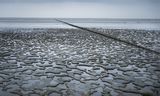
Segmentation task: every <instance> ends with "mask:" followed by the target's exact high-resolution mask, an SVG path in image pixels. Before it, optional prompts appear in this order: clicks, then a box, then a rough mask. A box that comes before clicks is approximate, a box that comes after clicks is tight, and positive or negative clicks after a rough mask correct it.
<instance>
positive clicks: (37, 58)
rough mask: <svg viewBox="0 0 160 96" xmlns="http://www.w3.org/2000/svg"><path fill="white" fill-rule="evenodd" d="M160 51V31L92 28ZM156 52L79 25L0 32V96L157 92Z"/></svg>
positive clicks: (140, 95) (159, 63)
mask: <svg viewBox="0 0 160 96" xmlns="http://www.w3.org/2000/svg"><path fill="white" fill-rule="evenodd" d="M92 30H95V31H99V32H103V33H105V34H109V35H111V36H114V37H117V38H120V39H123V40H127V41H129V42H132V43H134V44H138V45H141V46H145V47H147V48H150V49H153V50H156V51H159V50H160V38H159V37H160V31H152V30H131V29H124V30H123V29H92ZM159 78H160V56H158V55H156V54H154V53H151V52H147V51H145V50H143V49H138V48H135V47H133V46H128V45H125V44H123V43H120V42H117V41H113V40H111V39H108V38H105V37H103V36H99V35H96V34H94V33H88V32H87V31H82V30H78V29H42V28H41V29H38V28H37V29H3V30H1V31H0V96H1V95H2V96H90V95H91V96H102V95H103V96H129V95H130V96H143V95H144V96H146V95H147V96H148V95H149V96H159V95H160V92H159V90H160V79H159Z"/></svg>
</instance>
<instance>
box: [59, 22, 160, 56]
mask: <svg viewBox="0 0 160 96" xmlns="http://www.w3.org/2000/svg"><path fill="white" fill-rule="evenodd" d="M56 21H59V22H61V23H64V24H67V25H70V26H72V27H76V28H78V29H82V30H85V31H88V32H91V33H95V34H98V35H101V36H104V37H107V38H110V39H112V40H114V41H118V42H122V43H124V44H127V45H131V46H134V47H137V48H140V49H143V50H146V51H149V52H153V53H155V54H157V55H160V52H157V51H155V50H152V49H149V48H146V47H143V46H140V45H136V44H133V43H131V42H128V41H125V40H121V39H119V38H116V37H113V36H110V35H107V34H104V33H100V32H96V31H93V30H90V29H88V28H84V27H80V26H77V25H73V24H71V23H68V22H64V21H62V20H58V19H56Z"/></svg>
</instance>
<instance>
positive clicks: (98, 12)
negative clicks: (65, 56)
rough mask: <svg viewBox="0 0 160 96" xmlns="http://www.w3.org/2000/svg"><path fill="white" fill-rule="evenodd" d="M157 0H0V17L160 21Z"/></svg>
mask: <svg viewBox="0 0 160 96" xmlns="http://www.w3.org/2000/svg"><path fill="white" fill-rule="evenodd" d="M159 11H160V0H0V17H51V18H154V19H155V18H159V19H160V12H159Z"/></svg>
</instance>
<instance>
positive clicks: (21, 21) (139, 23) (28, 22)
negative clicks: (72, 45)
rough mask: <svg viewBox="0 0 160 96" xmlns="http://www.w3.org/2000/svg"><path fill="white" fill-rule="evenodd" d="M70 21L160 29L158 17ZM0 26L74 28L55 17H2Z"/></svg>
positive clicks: (90, 25)
mask: <svg viewBox="0 0 160 96" xmlns="http://www.w3.org/2000/svg"><path fill="white" fill-rule="evenodd" d="M60 20H64V21H67V22H69V23H72V24H75V25H79V26H82V27H94V28H108V29H144V30H160V20H159V19H157V20H155V19H80V18H76V19H64V18H61V19H60ZM0 28H73V27H71V26H68V25H65V24H62V23H60V22H58V21H56V20H55V19H54V18H52V19H51V18H0Z"/></svg>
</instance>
